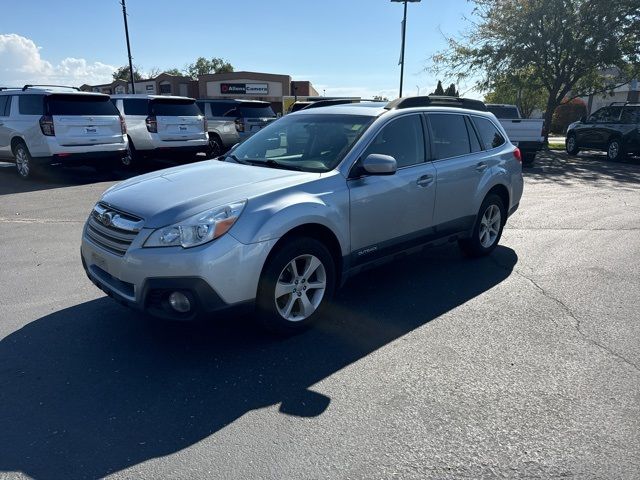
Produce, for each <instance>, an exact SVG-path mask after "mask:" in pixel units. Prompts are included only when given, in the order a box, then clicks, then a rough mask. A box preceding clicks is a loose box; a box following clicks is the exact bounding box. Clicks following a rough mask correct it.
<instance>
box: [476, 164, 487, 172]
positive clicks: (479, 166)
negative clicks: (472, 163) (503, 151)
mask: <svg viewBox="0 0 640 480" xmlns="http://www.w3.org/2000/svg"><path fill="white" fill-rule="evenodd" d="M488 166H489V165H487V162H480V163H478V164H477V165H476V170H477V171H479V172H484V171H485V170H486V169H487V167H488Z"/></svg>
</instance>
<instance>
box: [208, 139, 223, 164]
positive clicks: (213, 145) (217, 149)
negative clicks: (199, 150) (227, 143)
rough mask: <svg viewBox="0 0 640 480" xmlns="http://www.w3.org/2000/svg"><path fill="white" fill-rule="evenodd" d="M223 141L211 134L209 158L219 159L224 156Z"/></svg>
mask: <svg viewBox="0 0 640 480" xmlns="http://www.w3.org/2000/svg"><path fill="white" fill-rule="evenodd" d="M222 150H223V148H222V140H220V137H218V136H217V135H216V134H214V133H210V134H209V148H208V150H207V158H217V157H219V156H220V155H222Z"/></svg>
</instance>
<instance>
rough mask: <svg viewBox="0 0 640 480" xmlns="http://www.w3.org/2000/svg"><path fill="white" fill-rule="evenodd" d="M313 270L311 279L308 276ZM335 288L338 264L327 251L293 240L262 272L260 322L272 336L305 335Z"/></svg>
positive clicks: (307, 241)
mask: <svg viewBox="0 0 640 480" xmlns="http://www.w3.org/2000/svg"><path fill="white" fill-rule="evenodd" d="M294 264H295V266H296V270H297V275H296V272H294V271H293V265H294ZM314 266H315V268H314ZM309 268H311V272H310V275H309V273H307V275H304V273H305V269H309ZM335 284H336V271H335V264H334V260H333V258H332V256H331V253H330V252H329V250H328V249H327V247H326V246H325V245H324V244H323V243H321V242H319V241H318V240H315V239H313V238H307V237H297V238H292V239H290V240H288V241H287V242H286V243H285V244H283V245H282V246H281V247H279V248H278V250H277V251H275V252H274V254H273V255H272V256H271V258H269V260H268V261H267V263H266V264H265V267H264V268H263V270H262V274H261V276H260V282H259V285H258V295H257V298H256V310H257V312H256V313H257V319H258V321H259V322H260V324H261V325H262V326H263V327H264V328H266V329H267V330H269V331H271V332H275V333H278V334H283V335H289V334H294V333H298V332H301V331H303V330H305V329H306V328H308V327H309V326H310V325H311V324H312V323H313V322H315V321H316V320H317V319H318V317H319V316H320V315H321V314H322V310H323V309H324V307H325V306H326V305H327V303H328V301H329V300H330V299H331V297H332V296H333V292H334V289H335ZM285 285H286V287H285ZM310 285H313V286H314V287H317V288H311V287H310ZM300 287H302V290H300ZM308 287H309V288H308ZM289 288H290V289H291V291H290V293H289ZM276 295H280V296H278V297H276Z"/></svg>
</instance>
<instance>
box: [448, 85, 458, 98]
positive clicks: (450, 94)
mask: <svg viewBox="0 0 640 480" xmlns="http://www.w3.org/2000/svg"><path fill="white" fill-rule="evenodd" d="M444 94H445V95H446V96H447V97H459V96H460V93H459V92H458V90H456V84H455V83H452V84H451V85H449V86H448V87H447V89H446V90H445V91H444Z"/></svg>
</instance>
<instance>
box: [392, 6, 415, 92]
mask: <svg viewBox="0 0 640 480" xmlns="http://www.w3.org/2000/svg"><path fill="white" fill-rule="evenodd" d="M391 2H397V3H400V2H402V3H404V16H403V17H402V49H401V50H400V95H398V97H399V98H402V78H403V77H404V43H405V35H406V33H407V2H412V3H418V2H420V0H391Z"/></svg>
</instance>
